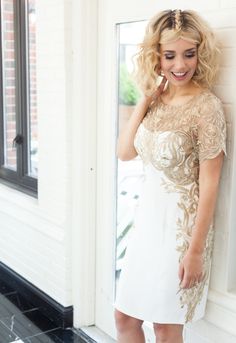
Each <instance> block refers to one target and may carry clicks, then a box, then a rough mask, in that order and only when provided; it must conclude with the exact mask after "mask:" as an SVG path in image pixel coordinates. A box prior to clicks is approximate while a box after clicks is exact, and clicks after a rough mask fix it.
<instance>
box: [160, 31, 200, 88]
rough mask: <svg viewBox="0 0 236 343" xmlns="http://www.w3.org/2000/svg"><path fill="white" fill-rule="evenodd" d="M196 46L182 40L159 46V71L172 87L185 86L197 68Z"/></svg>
mask: <svg viewBox="0 0 236 343" xmlns="http://www.w3.org/2000/svg"><path fill="white" fill-rule="evenodd" d="M197 60H198V58H197V45H196V44H194V43H191V42H188V41H187V40H184V39H182V38H180V39H178V40H177V41H175V42H172V43H167V44H161V70H162V71H163V73H164V74H165V77H166V78H167V80H168V81H169V82H170V83H171V84H172V85H174V86H177V87H179V86H186V85H187V84H188V83H189V81H190V80H191V79H192V77H193V74H194V73H195V70H196V68H197Z"/></svg>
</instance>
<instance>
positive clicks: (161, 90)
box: [157, 76, 167, 96]
mask: <svg viewBox="0 0 236 343" xmlns="http://www.w3.org/2000/svg"><path fill="white" fill-rule="evenodd" d="M166 81H167V78H166V77H165V76H164V77H163V79H162V81H161V83H160V85H159V87H158V89H157V93H158V94H157V95H158V96H159V95H160V94H161V93H162V92H163V90H164V88H165V84H166Z"/></svg>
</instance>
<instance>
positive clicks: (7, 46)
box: [1, 0, 16, 170]
mask: <svg viewBox="0 0 236 343" xmlns="http://www.w3.org/2000/svg"><path fill="white" fill-rule="evenodd" d="M13 4H14V0H3V1H1V23H2V37H1V40H2V70H3V113H4V116H3V117H4V157H5V159H4V166H5V167H6V168H10V169H13V170H16V149H15V148H14V147H13V146H12V141H13V139H14V138H15V136H16V113H15V109H16V95H15V91H16V87H15V83H16V73H15V37H14V6H13Z"/></svg>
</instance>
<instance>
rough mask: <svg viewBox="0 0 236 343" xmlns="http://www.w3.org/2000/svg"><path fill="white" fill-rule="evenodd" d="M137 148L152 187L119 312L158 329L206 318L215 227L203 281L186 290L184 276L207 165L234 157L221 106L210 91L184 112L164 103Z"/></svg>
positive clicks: (150, 116)
mask: <svg viewBox="0 0 236 343" xmlns="http://www.w3.org/2000/svg"><path fill="white" fill-rule="evenodd" d="M134 146H135V148H136V150H137V152H138V154H139V156H140V157H141V159H142V161H143V164H144V170H145V180H144V183H143V186H142V190H141V196H140V198H139V204H138V207H137V209H136V212H135V219H134V228H133V231H132V233H131V234H130V236H129V239H128V246H127V249H126V254H125V257H124V263H123V268H122V270H121V274H120V278H119V281H118V285H117V286H118V287H117V292H116V299H115V302H114V304H113V305H114V307H115V308H116V309H118V310H119V311H121V312H123V313H125V314H127V315H130V316H132V317H134V318H137V319H141V320H144V321H149V322H153V323H172V324H186V323H187V322H194V321H196V320H199V319H200V318H202V317H203V316H204V314H205V307H206V301H207V293H208V288H209V278H210V270H211V258H212V250H213V242H214V227H213V221H212V222H211V224H210V227H209V231H208V236H207V239H206V244H205V249H204V279H203V281H202V282H200V283H198V284H196V285H195V286H193V287H192V288H189V289H181V288H180V280H179V277H178V270H179V264H180V262H181V261H182V259H183V257H184V255H185V253H186V251H187V249H188V246H189V242H190V240H191V236H192V232H193V230H194V224H195V218H196V215H197V208H198V199H199V165H200V163H201V162H203V161H204V160H206V159H212V158H214V157H216V156H217V155H218V154H219V153H220V152H221V151H222V150H223V151H224V153H225V155H226V121H225V116H224V112H223V109H222V103H221V101H220V100H219V99H218V98H217V97H216V96H215V95H214V94H213V93H212V92H211V91H210V90H204V91H203V92H202V93H201V94H198V95H196V96H194V97H193V98H192V99H191V100H190V101H188V102H187V103H186V104H184V105H180V106H172V105H167V104H164V103H163V102H162V101H161V99H158V100H157V101H156V103H154V104H153V105H152V106H151V107H150V108H149V110H148V112H147V114H146V116H145V117H144V119H143V121H142V122H141V124H140V125H139V127H138V130H137V132H136V135H135V139H134Z"/></svg>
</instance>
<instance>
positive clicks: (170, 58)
mask: <svg viewBox="0 0 236 343" xmlns="http://www.w3.org/2000/svg"><path fill="white" fill-rule="evenodd" d="M174 57H175V56H173V55H165V58H166V60H172V59H173V58H174Z"/></svg>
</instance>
